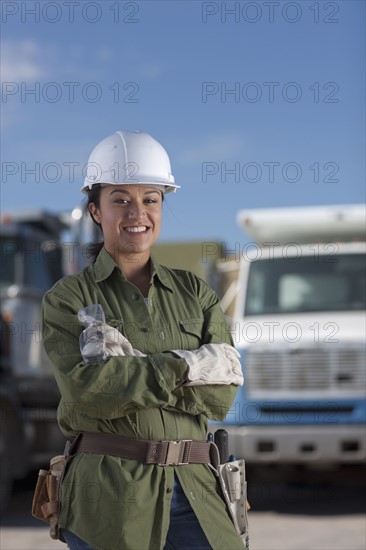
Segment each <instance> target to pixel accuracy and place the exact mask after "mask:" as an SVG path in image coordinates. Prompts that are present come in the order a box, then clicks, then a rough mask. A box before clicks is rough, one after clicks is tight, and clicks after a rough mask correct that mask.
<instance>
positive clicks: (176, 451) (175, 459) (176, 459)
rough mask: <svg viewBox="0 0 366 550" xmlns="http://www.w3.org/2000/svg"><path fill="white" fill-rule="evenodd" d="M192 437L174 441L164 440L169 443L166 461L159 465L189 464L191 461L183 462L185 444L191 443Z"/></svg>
mask: <svg viewBox="0 0 366 550" xmlns="http://www.w3.org/2000/svg"><path fill="white" fill-rule="evenodd" d="M191 442H192V439H178V440H174V441H164V442H163V443H168V450H167V453H166V457H165V462H163V463H160V464H159V466H180V465H182V464H189V462H182V458H183V454H184V450H185V445H186V443H191Z"/></svg>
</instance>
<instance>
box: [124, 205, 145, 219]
mask: <svg viewBox="0 0 366 550" xmlns="http://www.w3.org/2000/svg"><path fill="white" fill-rule="evenodd" d="M143 214H144V204H143V203H138V202H134V203H131V205H130V207H129V209H128V215H129V217H130V218H133V219H134V218H136V219H139V218H140V217H142V216H143Z"/></svg>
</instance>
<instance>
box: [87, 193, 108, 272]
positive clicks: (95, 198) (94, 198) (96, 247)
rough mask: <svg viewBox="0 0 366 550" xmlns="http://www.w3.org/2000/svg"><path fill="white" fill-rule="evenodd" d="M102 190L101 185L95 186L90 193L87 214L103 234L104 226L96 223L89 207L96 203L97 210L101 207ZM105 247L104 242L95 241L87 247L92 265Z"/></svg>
mask: <svg viewBox="0 0 366 550" xmlns="http://www.w3.org/2000/svg"><path fill="white" fill-rule="evenodd" d="M101 189H102V186H101V185H93V187H92V188H91V189H90V190H89V191H88V196H87V201H86V205H85V213H86V214H89V215H90V217H91V219H92V220H93V222H94V223H95V225H96V226H97V227H99V229H100V232H102V226H101V225H100V223H98V222H97V221H95V219H94V217H93V214H92V213H91V212H90V210H89V205H90V204H92V203H94V204H95V206H96V207H97V208H99V207H100V191H101ZM103 246H104V242H103V241H95V242H93V243H90V244H89V245H88V247H87V257H88V258H89V259H90V262H91V263H95V260H96V259H97V256H98V254H99V252H100V251H101V250H102V248H103Z"/></svg>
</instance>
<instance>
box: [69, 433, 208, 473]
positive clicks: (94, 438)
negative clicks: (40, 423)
mask: <svg viewBox="0 0 366 550" xmlns="http://www.w3.org/2000/svg"><path fill="white" fill-rule="evenodd" d="M215 449H216V448H215V446H214V445H213V444H212V443H211V442H208V441H195V440H192V439H179V440H177V441H150V440H144V439H133V438H131V437H122V436H119V435H114V434H105V433H89V432H82V433H80V434H79V435H78V436H77V437H76V440H74V442H73V444H72V452H73V453H98V454H104V455H112V456H119V457H122V458H129V459H132V460H138V461H139V462H143V463H144V464H157V465H159V466H180V465H183V464H208V463H210V462H211V460H212V456H213V454H214V453H215Z"/></svg>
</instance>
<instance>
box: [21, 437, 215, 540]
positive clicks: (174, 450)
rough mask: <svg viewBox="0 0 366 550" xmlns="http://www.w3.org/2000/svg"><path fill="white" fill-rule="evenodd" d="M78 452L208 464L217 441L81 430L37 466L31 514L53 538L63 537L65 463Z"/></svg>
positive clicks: (173, 463) (176, 463)
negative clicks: (44, 465) (60, 518)
mask: <svg viewBox="0 0 366 550" xmlns="http://www.w3.org/2000/svg"><path fill="white" fill-rule="evenodd" d="M77 453H97V454H103V455H111V456H119V457H122V458H129V459H132V460H138V461H139V462H143V463H144V464H157V465H159V466H180V465H183V464H206V463H207V464H208V463H210V462H214V463H217V460H218V459H217V457H218V451H217V447H216V445H214V444H213V443H211V442H207V441H195V440H192V439H180V440H178V441H149V440H144V439H133V438H130V437H122V436H119V435H114V434H105V433H89V432H81V433H79V434H78V435H77V436H76V437H75V439H74V440H73V441H72V443H71V445H69V446H68V448H67V450H66V449H65V452H64V454H63V455H58V456H55V457H53V458H51V460H50V466H49V468H48V469H47V470H39V473H38V479H37V483H36V488H35V491H34V495H33V502H32V515H33V516H34V517H36V518H37V519H40V520H41V521H45V522H46V523H48V524H49V526H50V536H51V538H52V539H60V540H62V541H63V539H62V536H61V534H60V532H59V528H58V516H59V503H60V489H61V485H62V481H63V478H64V476H65V473H66V468H67V464H68V463H69V462H70V460H71V458H72V457H73V456H75V454H77ZM63 542H64V541H63Z"/></svg>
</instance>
